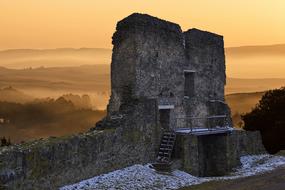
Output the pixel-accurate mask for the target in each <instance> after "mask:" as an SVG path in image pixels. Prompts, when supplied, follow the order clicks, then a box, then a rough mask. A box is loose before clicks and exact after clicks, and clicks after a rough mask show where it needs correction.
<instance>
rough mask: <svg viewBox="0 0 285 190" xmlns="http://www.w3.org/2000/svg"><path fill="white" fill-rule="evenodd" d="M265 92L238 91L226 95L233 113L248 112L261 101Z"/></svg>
mask: <svg viewBox="0 0 285 190" xmlns="http://www.w3.org/2000/svg"><path fill="white" fill-rule="evenodd" d="M264 93H265V92H252V93H236V94H229V95H226V101H227V103H228V104H229V106H230V108H231V110H232V113H233V114H234V113H247V112H250V111H251V109H252V108H253V107H254V106H255V105H256V104H257V103H258V102H259V100H260V99H261V97H262V96H263V94H264Z"/></svg>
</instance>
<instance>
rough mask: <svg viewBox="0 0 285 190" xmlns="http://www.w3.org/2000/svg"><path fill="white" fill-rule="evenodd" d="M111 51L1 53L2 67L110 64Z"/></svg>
mask: <svg viewBox="0 0 285 190" xmlns="http://www.w3.org/2000/svg"><path fill="white" fill-rule="evenodd" d="M111 54H112V51H111V50H110V49H102V48H81V49H73V48H60V49H15V50H4V51H0V66H2V67H7V68H14V69H23V68H30V67H32V68H37V67H66V66H81V65H94V64H110V63H111Z"/></svg>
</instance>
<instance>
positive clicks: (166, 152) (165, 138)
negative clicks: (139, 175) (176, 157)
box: [152, 131, 176, 171]
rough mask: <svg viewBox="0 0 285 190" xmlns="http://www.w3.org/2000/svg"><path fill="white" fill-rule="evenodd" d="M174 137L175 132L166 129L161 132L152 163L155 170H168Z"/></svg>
mask: <svg viewBox="0 0 285 190" xmlns="http://www.w3.org/2000/svg"><path fill="white" fill-rule="evenodd" d="M175 139H176V134H175V132H172V131H166V132H164V133H163V135H162V138H161V142H160V147H159V151H158V156H157V158H156V162H155V163H153V164H152V165H153V167H154V168H155V169H156V170H160V171H165V170H170V166H171V155H172V152H173V149H174V144H175Z"/></svg>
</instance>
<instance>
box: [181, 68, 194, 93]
mask: <svg viewBox="0 0 285 190" xmlns="http://www.w3.org/2000/svg"><path fill="white" fill-rule="evenodd" d="M194 75H195V72H193V71H192V72H186V71H185V72H184V78H185V83H184V97H185V98H190V97H193V96H194V94H195V93H194V92H195V90H194Z"/></svg>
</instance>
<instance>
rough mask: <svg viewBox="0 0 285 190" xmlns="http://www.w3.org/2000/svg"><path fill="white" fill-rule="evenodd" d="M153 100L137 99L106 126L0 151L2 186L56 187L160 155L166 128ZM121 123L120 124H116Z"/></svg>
mask: <svg viewBox="0 0 285 190" xmlns="http://www.w3.org/2000/svg"><path fill="white" fill-rule="evenodd" d="M153 106H155V102H153V101H152V100H146V101H139V102H133V106H132V109H131V110H128V109H127V108H125V112H124V117H123V118H121V119H120V120H122V121H121V122H118V121H117V122H116V121H113V126H112V127H111V126H109V128H106V129H104V130H94V131H90V132H88V133H85V134H81V135H75V136H70V137H61V138H49V139H46V140H38V141H34V142H31V143H26V144H21V145H15V146H11V147H7V148H2V149H0V151H1V152H0V187H1V186H2V187H6V188H7V189H41V190H42V189H55V188H57V187H59V186H62V185H65V184H70V183H74V182H77V181H80V180H83V179H86V178H89V177H92V176H95V175H98V174H102V173H106V172H109V171H112V170H115V169H119V168H123V167H127V166H130V165H133V164H137V163H149V162H151V161H153V160H154V159H155V157H156V152H157V149H158V144H159V142H157V141H159V140H160V131H159V129H158V128H157V127H156V126H155V125H153V123H155V122H154V121H155V119H156V118H155V117H156V113H155V112H151V110H155V109H154V108H153ZM115 124H118V126H115Z"/></svg>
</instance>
